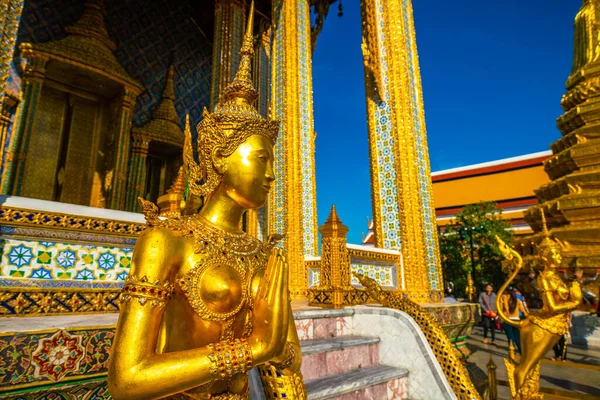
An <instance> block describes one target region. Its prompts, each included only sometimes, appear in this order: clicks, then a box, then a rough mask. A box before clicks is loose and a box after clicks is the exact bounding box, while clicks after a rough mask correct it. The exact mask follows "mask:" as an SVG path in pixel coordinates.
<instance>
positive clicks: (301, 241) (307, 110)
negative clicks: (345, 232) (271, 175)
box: [269, 0, 318, 297]
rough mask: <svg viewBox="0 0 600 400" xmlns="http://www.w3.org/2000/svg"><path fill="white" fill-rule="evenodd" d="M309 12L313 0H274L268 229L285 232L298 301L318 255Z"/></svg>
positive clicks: (294, 291) (294, 289) (294, 290)
mask: <svg viewBox="0 0 600 400" xmlns="http://www.w3.org/2000/svg"><path fill="white" fill-rule="evenodd" d="M309 12H310V9H309V4H308V0H277V1H273V12H272V15H273V27H274V31H273V50H272V63H273V66H272V71H273V72H272V85H271V87H272V95H271V118H273V119H275V120H279V121H281V129H280V132H279V139H278V140H277V144H276V146H275V172H276V174H277V177H276V180H275V188H274V190H273V192H272V193H271V201H270V203H269V204H270V207H269V225H270V232H272V233H283V234H285V241H284V242H283V246H284V247H285V250H286V253H287V257H288V260H289V263H290V274H291V275H290V291H291V292H292V295H293V296H295V297H302V296H304V295H305V294H306V290H307V276H306V268H305V265H304V257H305V256H312V255H316V254H317V252H318V243H317V240H318V236H317V210H316V208H317V207H316V185H315V158H314V153H315V147H314V146H315V142H314V139H315V135H314V122H313V100H312V65H311V62H312V61H311V45H310V21H309V17H310V15H309Z"/></svg>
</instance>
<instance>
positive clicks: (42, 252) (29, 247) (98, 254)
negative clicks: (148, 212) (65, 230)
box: [0, 238, 132, 281]
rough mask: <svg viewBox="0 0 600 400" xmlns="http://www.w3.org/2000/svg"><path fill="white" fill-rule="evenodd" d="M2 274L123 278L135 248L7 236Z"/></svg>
mask: <svg viewBox="0 0 600 400" xmlns="http://www.w3.org/2000/svg"><path fill="white" fill-rule="evenodd" d="M0 246H3V247H2V252H1V253H2V256H1V257H2V258H1V264H2V265H3V266H4V267H3V268H2V271H1V272H2V277H5V278H25V279H44V280H49V279H50V280H52V279H59V280H62V279H67V280H84V281H123V280H125V278H126V277H127V274H128V272H129V266H130V264H131V254H132V249H131V248H129V247H112V246H104V245H78V244H66V243H58V242H45V241H44V242H37V241H33V240H20V239H11V238H8V239H4V241H3V243H2V244H0Z"/></svg>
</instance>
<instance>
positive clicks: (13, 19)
mask: <svg viewBox="0 0 600 400" xmlns="http://www.w3.org/2000/svg"><path fill="white" fill-rule="evenodd" d="M23 3H24V1H23V0H3V1H2V3H1V4H0V48H1V49H2V51H1V52H0V106H1V105H2V102H3V97H4V86H5V85H6V82H7V81H8V74H9V71H10V63H11V61H12V58H13V53H14V50H15V43H16V41H17V30H18V28H19V22H20V21H21V12H22V11H23Z"/></svg>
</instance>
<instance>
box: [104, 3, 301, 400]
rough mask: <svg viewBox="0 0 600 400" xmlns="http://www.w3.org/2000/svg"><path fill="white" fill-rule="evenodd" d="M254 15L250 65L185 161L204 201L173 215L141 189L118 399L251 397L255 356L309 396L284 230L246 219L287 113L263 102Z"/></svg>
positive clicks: (245, 60) (112, 381) (117, 351)
mask: <svg viewBox="0 0 600 400" xmlns="http://www.w3.org/2000/svg"><path fill="white" fill-rule="evenodd" d="M253 13H254V4H252V6H251V8H250V14H249V15H250V16H249V18H248V27H247V31H246V35H245V38H244V43H243V45H242V49H241V62H240V68H239V71H238V73H237V75H236V77H235V79H234V81H233V83H231V84H230V85H229V86H228V87H227V88H226V89H225V92H224V95H223V98H222V99H221V102H220V103H219V104H218V105H217V107H216V109H215V111H214V112H213V113H208V111H206V110H204V120H203V121H202V122H201V123H200V124H199V125H198V132H199V138H200V139H199V142H200V143H199V152H200V162H199V163H196V162H195V161H194V160H193V157H192V158H189V157H188V159H187V160H186V163H185V167H186V168H187V169H188V171H187V174H188V176H189V177H190V179H189V182H188V185H189V190H190V191H191V192H192V193H194V194H195V195H199V196H200V195H201V196H205V197H206V202H205V204H204V206H203V207H202V209H201V210H200V211H199V212H198V213H197V214H195V215H191V216H186V215H183V216H179V217H176V218H167V219H163V218H161V217H159V212H158V208H157V206H155V205H154V204H152V203H150V202H148V201H145V200H142V199H140V202H141V203H142V208H143V211H144V214H145V215H146V218H147V225H148V227H147V229H146V230H145V231H144V232H143V233H142V234H141V235H140V237H139V239H138V241H137V244H136V246H135V249H134V252H133V256H132V265H131V272H130V276H129V278H128V279H127V281H126V284H125V286H124V288H123V293H122V295H121V296H122V299H123V300H124V301H122V303H121V312H120V315H119V321H118V323H117V330H116V333H115V338H114V341H113V348H112V355H111V359H110V366H109V374H108V388H109V391H110V393H111V395H112V397H113V398H115V399H117V400H118V399H128V400H133V399H144V400H147V399H159V398H169V399H190V398H192V399H236V400H237V399H247V398H248V397H249V383H248V371H249V370H250V369H251V368H253V367H254V366H260V368H261V376H262V377H263V381H264V382H265V386H266V387H265V390H269V391H270V392H271V393H275V392H278V393H285V396H281V397H286V398H288V399H304V398H306V395H305V393H304V384H303V381H302V375H301V374H300V372H299V371H300V364H301V362H302V357H301V352H300V346H299V342H298V335H297V333H296V329H295V325H294V319H293V315H292V310H291V306H290V303H289V291H288V275H289V273H288V263H287V261H286V258H285V256H284V255H283V253H282V252H281V251H280V250H277V249H275V248H274V246H275V244H276V243H277V240H279V239H280V238H271V239H270V240H269V241H268V243H262V242H261V241H259V240H258V239H256V238H254V237H251V236H249V235H248V234H246V233H244V232H242V231H240V229H239V227H240V221H241V218H242V215H243V213H244V212H245V211H246V210H248V209H254V208H259V207H261V206H262V205H263V204H264V203H265V201H266V199H267V196H268V194H269V190H270V189H271V187H272V184H273V181H274V179H275V175H274V172H273V159H274V156H273V145H274V142H275V139H276V137H277V122H274V121H267V120H265V119H263V118H262V117H261V116H260V115H259V114H258V112H257V111H256V110H255V109H254V107H253V105H252V104H253V102H254V100H255V99H256V90H255V89H254V88H253V87H252V83H251V76H250V62H251V57H252V55H253V48H252V26H253ZM189 152H190V149H189V143H188V148H186V154H188V155H189Z"/></svg>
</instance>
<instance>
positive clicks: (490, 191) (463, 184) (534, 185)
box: [362, 151, 552, 246]
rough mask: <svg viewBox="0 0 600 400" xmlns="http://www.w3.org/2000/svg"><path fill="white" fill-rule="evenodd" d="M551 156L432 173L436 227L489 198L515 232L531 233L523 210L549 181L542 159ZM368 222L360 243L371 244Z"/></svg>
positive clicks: (533, 155) (540, 154)
mask: <svg viewBox="0 0 600 400" xmlns="http://www.w3.org/2000/svg"><path fill="white" fill-rule="evenodd" d="M551 155H552V152H551V151H540V152H537V153H531V154H525V155H522V156H517V157H510V158H505V159H501V160H496V161H489V162H485V163H480V164H473V165H466V166H464V167H458V168H451V169H446V170H442V171H435V172H432V174H431V180H432V182H433V201H434V204H435V216H436V221H437V226H438V227H444V226H446V225H448V224H450V223H452V219H453V218H454V216H455V215H456V214H457V213H459V212H460V210H462V208H463V207H464V206H467V205H469V204H476V203H479V202H482V201H491V202H494V203H496V204H497V206H498V208H499V209H500V210H502V218H504V219H505V220H507V221H508V222H510V224H511V225H512V229H513V231H514V234H515V235H517V236H523V235H528V234H531V233H532V232H533V230H532V229H531V227H530V226H529V224H528V223H527V221H526V220H525V212H526V210H527V209H528V208H529V207H531V206H533V205H536V204H537V198H536V197H535V192H536V190H537V189H538V188H539V187H540V186H542V185H544V184H546V183H548V182H549V179H548V176H547V175H546V173H545V172H544V162H545V161H546V160H548V159H549V158H550V156H551ZM367 223H368V227H369V228H368V231H367V233H366V234H363V241H362V243H363V244H364V245H367V246H372V245H373V244H374V235H373V224H372V222H371V220H368V221H367Z"/></svg>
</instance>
